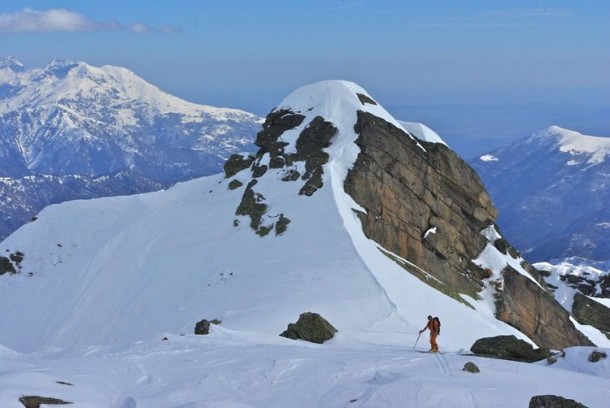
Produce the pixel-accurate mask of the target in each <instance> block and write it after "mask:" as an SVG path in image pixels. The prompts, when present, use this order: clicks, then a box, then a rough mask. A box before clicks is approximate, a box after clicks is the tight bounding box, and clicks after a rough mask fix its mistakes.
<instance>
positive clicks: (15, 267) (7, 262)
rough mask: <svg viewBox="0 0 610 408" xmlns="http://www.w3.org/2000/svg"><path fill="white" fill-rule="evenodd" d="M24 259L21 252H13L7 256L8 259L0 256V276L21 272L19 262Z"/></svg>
mask: <svg viewBox="0 0 610 408" xmlns="http://www.w3.org/2000/svg"><path fill="white" fill-rule="evenodd" d="M7 252H8V251H7ZM24 257H25V255H24V254H23V252H21V251H15V252H13V253H11V254H9V256H8V257H5V256H0V275H3V274H5V273H10V274H15V273H19V271H20V270H21V262H22V261H23V258H24Z"/></svg>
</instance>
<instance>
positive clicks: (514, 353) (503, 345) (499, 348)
mask: <svg viewBox="0 0 610 408" xmlns="http://www.w3.org/2000/svg"><path fill="white" fill-rule="evenodd" d="M470 351H472V352H473V353H474V354H476V355H478V356H482V357H494V358H501V359H505V360H516V361H524V362H528V363H531V362H534V361H540V360H543V359H545V358H547V357H549V356H550V355H551V354H550V352H549V350H548V349H544V348H539V349H534V347H532V345H531V344H529V343H528V342H526V341H524V340H520V339H518V338H516V337H515V336H495V337H485V338H482V339H479V340H477V341H476V342H475V343H474V344H473V345H472V347H471V348H470Z"/></svg>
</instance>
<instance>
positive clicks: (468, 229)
mask: <svg viewBox="0 0 610 408" xmlns="http://www.w3.org/2000/svg"><path fill="white" fill-rule="evenodd" d="M355 130H356V133H358V134H359V138H358V140H357V142H356V143H357V144H358V146H359V147H360V149H361V153H360V155H359V156H358V159H357V161H356V164H355V165H354V168H353V169H352V171H350V173H349V174H348V177H347V179H346V182H345V190H346V192H347V193H348V194H350V195H351V196H352V198H354V200H355V201H356V202H357V203H358V204H360V205H361V206H362V207H364V208H366V210H367V214H363V213H362V214H359V216H360V219H361V221H362V224H363V227H364V232H365V234H366V235H367V236H368V237H370V238H372V239H374V240H375V241H377V242H378V243H379V244H381V245H382V246H383V247H384V248H386V249H388V250H389V251H391V252H393V253H396V254H398V255H400V256H401V257H403V258H405V259H408V260H409V261H410V262H412V263H414V264H416V265H417V266H419V267H420V268H421V269H423V270H425V271H426V272H428V273H430V274H432V275H433V276H434V277H436V278H437V279H439V280H440V281H441V282H443V283H444V284H445V285H446V286H447V287H449V288H451V289H452V290H454V291H456V292H462V293H468V294H469V295H471V296H475V297H476V293H477V292H478V291H479V290H480V287H481V286H480V279H478V278H477V277H478V276H482V275H483V274H484V271H482V270H481V268H479V267H478V266H477V265H475V264H474V263H472V261H471V260H472V259H476V258H477V257H478V255H479V254H480V253H481V251H482V250H483V248H484V247H485V245H486V244H487V241H486V240H485V238H484V237H483V236H482V235H481V234H480V232H481V231H482V230H483V229H485V228H486V227H488V226H489V225H491V224H493V220H494V219H495V217H496V210H495V208H494V207H493V204H492V203H491V201H490V199H489V196H488V195H487V193H486V192H485V189H484V188H483V185H482V184H481V182H480V181H479V178H478V177H477V175H476V173H475V172H474V171H473V170H472V169H471V168H470V167H469V166H468V165H467V164H466V163H465V162H464V161H463V160H462V159H461V158H460V157H459V156H458V155H456V154H455V153H454V152H452V151H451V150H449V149H448V148H447V147H446V146H444V145H441V144H431V143H426V142H420V144H421V145H423V147H424V148H425V149H426V150H425V151H424V149H422V147H421V146H419V145H418V144H417V142H416V141H415V140H414V139H413V138H411V137H409V135H407V134H406V133H405V132H404V131H402V130H400V129H398V128H396V127H394V126H393V125H392V124H390V123H388V122H386V121H384V120H383V119H380V118H378V117H376V116H373V115H371V114H369V113H364V112H358V122H357V124H356V129H355ZM434 227H436V230H437V233H435V234H428V235H427V236H426V238H424V236H425V235H426V232H427V231H429V230H430V229H431V228H434Z"/></svg>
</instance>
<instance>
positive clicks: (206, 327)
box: [195, 319, 210, 335]
mask: <svg viewBox="0 0 610 408" xmlns="http://www.w3.org/2000/svg"><path fill="white" fill-rule="evenodd" d="M195 334H200V335H206V334H210V321H209V320H206V319H203V320H201V321H200V322H197V324H196V325H195Z"/></svg>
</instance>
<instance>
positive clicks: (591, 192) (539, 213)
mask: <svg viewBox="0 0 610 408" xmlns="http://www.w3.org/2000/svg"><path fill="white" fill-rule="evenodd" d="M609 156H610V138H603V137H594V136H585V135H581V134H579V133H577V132H573V131H569V130H566V129H562V128H559V127H557V126H552V127H550V128H548V129H546V130H544V131H541V132H539V133H537V134H535V135H532V136H530V137H528V138H525V139H522V140H519V141H517V142H515V143H512V144H510V145H508V146H506V147H503V148H500V149H498V150H495V151H493V152H491V153H489V154H487V155H483V156H481V157H480V158H479V159H478V160H476V161H473V162H472V163H471V164H472V166H473V167H474V168H475V169H476V170H477V172H478V173H479V174H480V176H481V178H482V179H483V181H484V182H485V185H486V187H487V188H488V190H489V192H490V195H491V196H492V197H493V199H494V203H495V204H496V205H497V206H498V210H499V213H500V215H499V218H498V220H499V223H500V224H501V225H502V226H503V231H504V234H505V235H506V237H507V238H508V239H510V240H511V242H513V243H514V245H515V246H516V247H517V248H519V249H520V250H522V251H523V253H524V254H527V258H528V259H529V260H531V261H550V260H553V259H564V258H567V257H581V258H586V259H590V260H594V261H607V260H608V259H609V258H608V254H609V253H610V234H608V232H609V231H610V230H609V228H610V212H609V211H610V209H609V208H608V202H610V183H609V181H610V160H609V158H610V157H609Z"/></svg>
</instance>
